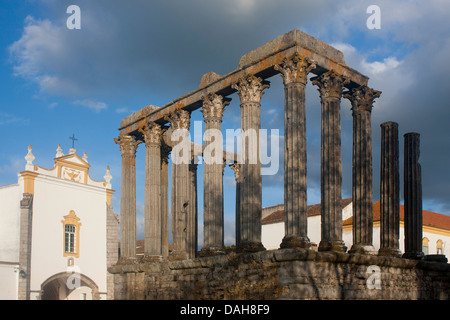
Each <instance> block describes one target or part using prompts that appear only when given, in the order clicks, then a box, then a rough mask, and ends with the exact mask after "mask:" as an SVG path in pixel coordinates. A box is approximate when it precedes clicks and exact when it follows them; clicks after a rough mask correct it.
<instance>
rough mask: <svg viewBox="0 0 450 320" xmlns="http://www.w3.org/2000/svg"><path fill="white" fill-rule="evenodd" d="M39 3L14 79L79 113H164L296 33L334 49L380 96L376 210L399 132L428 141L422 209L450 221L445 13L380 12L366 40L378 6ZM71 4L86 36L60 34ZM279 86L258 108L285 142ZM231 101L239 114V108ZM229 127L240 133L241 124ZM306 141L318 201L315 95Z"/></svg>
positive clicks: (347, 129)
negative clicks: (135, 99)
mask: <svg viewBox="0 0 450 320" xmlns="http://www.w3.org/2000/svg"><path fill="white" fill-rule="evenodd" d="M43 3H45V5H46V8H47V9H48V10H47V11H46V15H47V16H42V17H30V18H28V19H27V21H26V22H25V27H24V33H23V36H22V38H21V39H19V40H18V41H17V42H16V43H14V44H13V45H12V46H11V53H12V57H13V58H14V66H15V69H14V71H15V73H16V74H17V75H19V76H21V77H24V78H27V79H30V80H32V81H35V82H36V83H37V84H38V85H39V88H40V89H41V94H50V95H62V96H72V97H76V99H74V101H90V100H89V99H91V98H92V97H93V96H96V97H100V98H98V99H100V100H102V101H101V102H99V101H97V100H98V99H95V101H92V103H91V104H90V105H93V106H99V105H101V103H102V102H103V103H105V104H109V103H110V101H113V100H114V99H117V98H118V97H122V98H125V99H131V98H130V97H132V96H133V95H141V96H142V95H146V96H147V97H148V102H147V104H155V105H162V104H165V103H167V102H170V101H171V100H173V99H175V98H177V97H178V96H180V95H182V94H185V93H187V92H189V91H191V90H193V89H196V88H197V87H198V84H199V82H200V79H201V76H202V75H203V74H205V73H207V72H210V71H214V72H216V73H219V74H226V73H228V72H231V71H233V70H234V69H235V68H236V67H237V64H238V62H239V58H240V57H241V56H242V55H243V54H245V53H247V52H248V51H250V50H253V49H255V48H257V47H258V46H260V45H262V44H264V43H266V42H267V41H270V40H271V39H273V38H275V37H277V36H279V35H281V34H284V33H286V32H288V31H290V30H292V29H294V28H297V29H300V30H303V31H305V32H307V33H310V34H311V35H312V36H315V37H317V38H318V39H319V40H321V41H324V42H327V43H330V44H335V45H336V47H337V48H338V49H340V50H342V51H343V52H344V56H345V60H346V63H347V64H348V65H349V66H350V67H352V68H354V69H356V70H358V71H360V72H362V73H363V74H365V75H367V76H369V77H370V80H369V86H371V87H373V88H374V89H376V90H380V91H382V92H383V93H382V95H381V97H380V98H379V99H377V101H376V103H375V106H374V109H373V112H372V117H373V118H372V119H373V138H374V141H373V148H374V183H375V186H374V188H375V197H374V198H375V199H377V196H378V190H377V188H378V186H379V184H378V181H379V139H380V127H379V126H380V124H381V123H382V122H384V121H396V122H398V123H399V128H400V134H401V135H400V142H401V143H400V145H401V146H402V142H403V137H402V135H403V134H404V133H406V132H410V131H417V132H419V133H420V134H421V147H422V149H421V158H420V159H421V164H422V171H423V175H424V176H423V189H424V193H423V195H424V199H425V198H426V199H427V201H430V202H433V203H435V204H437V205H438V206H439V208H441V209H442V211H441V212H446V213H450V197H449V191H448V190H450V185H449V181H450V175H449V169H448V163H449V162H450V154H449V152H450V151H449V150H450V148H449V138H450V133H449V132H450V128H449V127H450V126H449V121H450V111H449V101H450V90H449V88H450V63H448V57H449V56H450V34H449V33H448V16H449V15H450V5H449V4H448V2H445V1H438V0H436V1H428V2H426V3H425V2H423V3H422V2H413V3H411V1H395V2H393V1H377V4H378V5H379V6H380V8H381V13H382V16H381V17H382V23H381V29H380V30H368V29H367V28H366V24H365V22H366V19H367V17H368V15H367V14H366V8H367V6H368V5H370V4H373V3H371V2H366V1H356V0H353V1H297V0H296V1H294V0H292V1H291V0H289V1H272V0H271V1H269V0H244V1H242V0H241V1H239V0H230V1H211V0H210V1H207V0H203V1H200V0H195V1H182V0H177V1H137V0H133V1H123V0H95V1H93V0H89V1H88V0H84V1H59V0H58V1H56V0H45V1H43ZM70 4H77V5H79V6H80V8H81V13H82V23H81V25H82V29H81V30H77V31H73V30H67V28H66V27H65V23H66V19H67V17H68V14H67V13H66V8H67V6H69V5H70ZM272 81H273V82H274V83H273V86H272V88H271V89H269V91H268V92H267V94H266V95H264V96H263V106H264V108H265V109H264V110H263V112H262V116H263V118H262V125H263V128H264V127H265V128H268V129H270V128H280V129H281V131H280V134H282V128H283V119H284V117H283V116H282V112H283V108H284V100H283V92H282V86H281V85H280V81H279V80H276V81H274V80H272ZM233 98H234V99H233V100H234V101H233V103H234V106H233V107H234V108H236V109H238V108H239V107H238V105H237V103H236V100H237V97H233ZM108 99H110V100H108ZM342 105H343V111H342V129H343V133H342V148H343V170H344V174H345V177H344V180H343V183H344V188H343V191H344V194H345V195H349V193H350V191H351V178H350V177H351V176H350V175H351V112H350V111H349V103H348V101H343V104H342ZM140 107H142V106H136V109H139V108H140ZM230 107H231V106H230ZM102 110H103V109H102ZM225 117H227V118H226V119H225V120H226V121H235V122H236V121H239V117H235V115H226V116H225ZM225 120H224V124H225V123H226V121H225ZM231 126H232V127H236V126H238V124H237V125H231ZM307 134H308V184H309V185H310V186H311V187H312V188H313V189H314V190H317V187H318V186H319V181H320V100H319V98H318V93H317V90H316V88H314V87H312V86H311V85H310V84H308V87H307ZM280 147H281V149H282V141H281V143H280ZM281 159H282V158H281ZM282 168H283V166H282V162H281V165H280V169H281V170H282ZM280 175H281V176H282V173H281V172H280V173H279V174H278V175H276V176H273V177H266V178H265V182H267V183H269V184H274V185H276V184H280V185H281V183H280ZM425 209H426V208H425Z"/></svg>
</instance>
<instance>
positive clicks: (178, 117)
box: [164, 109, 191, 130]
mask: <svg viewBox="0 0 450 320" xmlns="http://www.w3.org/2000/svg"><path fill="white" fill-rule="evenodd" d="M164 119H165V120H167V121H169V122H170V125H171V126H172V129H173V130H177V129H185V130H189V126H190V123H191V115H190V113H189V112H188V111H186V110H183V109H175V110H174V111H173V112H172V113H170V114H169V115H166V116H165V117H164Z"/></svg>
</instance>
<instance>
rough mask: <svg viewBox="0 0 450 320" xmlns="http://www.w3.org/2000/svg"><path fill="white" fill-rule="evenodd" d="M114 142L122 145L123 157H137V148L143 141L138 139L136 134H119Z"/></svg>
mask: <svg viewBox="0 0 450 320" xmlns="http://www.w3.org/2000/svg"><path fill="white" fill-rule="evenodd" d="M114 142H115V143H117V144H118V145H119V146H120V152H121V153H122V157H133V158H134V157H135V156H136V150H137V147H138V145H139V143H141V142H142V141H140V140H137V139H136V137H134V136H129V135H125V136H119V137H118V138H115V139H114Z"/></svg>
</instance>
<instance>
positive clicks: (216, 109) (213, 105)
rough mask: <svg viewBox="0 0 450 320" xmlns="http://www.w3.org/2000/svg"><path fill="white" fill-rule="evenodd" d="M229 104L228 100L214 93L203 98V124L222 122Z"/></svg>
mask: <svg viewBox="0 0 450 320" xmlns="http://www.w3.org/2000/svg"><path fill="white" fill-rule="evenodd" d="M229 103H230V101H229V99H224V98H223V97H222V96H221V95H217V94H214V93H212V94H208V95H207V96H206V97H203V107H202V114H203V117H204V119H205V122H209V121H216V122H222V117H223V112H224V111H225V107H226V106H227V105H228V104H229Z"/></svg>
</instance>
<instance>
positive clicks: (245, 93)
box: [231, 74, 270, 105]
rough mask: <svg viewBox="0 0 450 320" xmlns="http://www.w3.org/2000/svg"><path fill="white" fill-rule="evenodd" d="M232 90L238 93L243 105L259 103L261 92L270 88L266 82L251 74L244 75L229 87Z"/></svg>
mask: <svg viewBox="0 0 450 320" xmlns="http://www.w3.org/2000/svg"><path fill="white" fill-rule="evenodd" d="M231 87H232V88H233V89H236V90H237V91H238V95H239V98H240V99H241V105H242V104H245V103H252V102H253V103H258V104H259V103H261V97H262V95H263V94H264V92H263V90H264V89H267V88H269V87H270V85H269V82H268V81H263V80H262V79H261V78H258V77H255V76H254V75H253V74H246V75H244V76H243V77H242V78H241V79H239V80H238V81H237V82H235V83H233V84H232V85H231Z"/></svg>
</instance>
